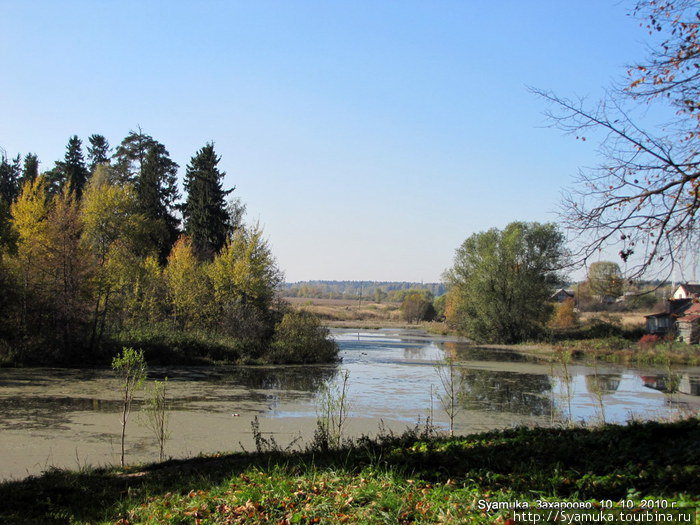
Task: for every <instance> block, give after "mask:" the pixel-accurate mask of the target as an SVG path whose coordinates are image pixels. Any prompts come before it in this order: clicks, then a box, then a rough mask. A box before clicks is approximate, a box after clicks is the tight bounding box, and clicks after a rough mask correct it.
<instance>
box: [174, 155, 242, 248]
mask: <svg viewBox="0 0 700 525" xmlns="http://www.w3.org/2000/svg"><path fill="white" fill-rule="evenodd" d="M219 160H221V158H220V157H218V156H217V155H216V152H215V151H214V145H213V144H211V143H209V144H207V145H206V146H204V147H203V148H202V149H200V150H199V151H198V152H197V154H196V155H195V156H194V157H192V159H191V160H190V164H189V165H188V166H187V173H186V174H185V189H186V190H187V201H186V202H185V205H184V206H183V215H184V219H185V231H186V232H187V234H188V235H189V236H190V238H191V239H192V248H193V250H194V253H195V254H196V256H197V257H198V258H199V259H200V260H211V259H212V258H213V257H214V255H216V254H217V253H219V251H221V248H222V247H223V246H224V244H225V243H226V239H227V238H228V235H229V232H230V230H231V225H230V224H229V215H228V212H227V209H226V201H225V198H226V196H227V195H228V194H229V193H231V192H232V191H233V189H230V190H228V191H224V189H223V187H222V185H221V180H222V179H223V178H224V176H225V175H226V174H225V173H223V172H221V171H219V168H218V167H217V164H218V163H219Z"/></svg>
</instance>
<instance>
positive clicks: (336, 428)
mask: <svg viewBox="0 0 700 525" xmlns="http://www.w3.org/2000/svg"><path fill="white" fill-rule="evenodd" d="M349 379H350V371H348V370H344V371H343V372H342V375H341V382H340V386H327V385H326V386H325V387H323V388H322V390H321V392H320V394H319V405H318V408H317V410H318V412H317V419H316V432H315V433H314V440H313V443H312V445H311V446H312V448H313V447H316V448H319V449H322V450H327V449H330V448H340V446H341V444H342V439H343V428H344V427H345V423H346V421H347V418H348V413H349V409H350V402H349V399H348V387H349V386H350V384H349Z"/></svg>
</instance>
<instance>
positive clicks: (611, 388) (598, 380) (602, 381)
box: [586, 374, 622, 395]
mask: <svg viewBox="0 0 700 525" xmlns="http://www.w3.org/2000/svg"><path fill="white" fill-rule="evenodd" d="M621 379H622V376H621V375H620V374H586V389H587V390H588V392H589V393H591V394H594V395H610V394H614V393H615V392H616V391H617V389H618V387H619V386H620V381H621Z"/></svg>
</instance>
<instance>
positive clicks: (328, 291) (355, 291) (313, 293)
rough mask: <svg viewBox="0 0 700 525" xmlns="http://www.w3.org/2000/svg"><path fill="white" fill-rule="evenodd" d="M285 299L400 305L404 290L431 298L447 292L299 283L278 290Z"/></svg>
mask: <svg viewBox="0 0 700 525" xmlns="http://www.w3.org/2000/svg"><path fill="white" fill-rule="evenodd" d="M280 288H281V290H282V295H283V296H285V297H309V298H318V299H368V300H369V299H373V300H377V301H378V302H381V301H383V300H386V301H390V302H391V301H402V300H403V298H404V296H405V295H406V291H407V290H427V291H428V292H430V293H431V294H432V295H433V297H439V296H441V295H444V294H445V292H446V291H447V290H446V288H445V285H444V284H443V283H411V282H405V281H299V282H295V283H284V284H282V285H281V286H280Z"/></svg>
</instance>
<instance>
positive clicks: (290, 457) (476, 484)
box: [0, 420, 700, 524]
mask: <svg viewBox="0 0 700 525" xmlns="http://www.w3.org/2000/svg"><path fill="white" fill-rule="evenodd" d="M698 442H700V422H699V421H698V420H685V421H680V422H675V423H631V424H630V425H628V426H613V425H609V426H604V427H599V428H595V429H584V428H573V429H526V428H518V429H512V430H506V431H497V432H496V431H495V432H488V433H484V434H477V435H472V436H466V437H455V438H425V437H421V436H418V435H416V434H415V433H408V434H406V435H404V436H401V437H396V436H383V437H380V438H377V439H375V440H369V439H361V440H359V441H357V442H355V443H353V444H351V445H346V446H345V447H344V448H342V449H339V450H334V451H330V452H325V453H324V452H320V451H318V450H315V451H314V450H308V451H306V452H296V453H281V452H268V453H249V454H246V453H238V454H227V455H218V456H212V457H200V458H194V459H190V460H180V461H168V462H165V463H159V464H152V465H149V466H145V467H133V468H127V469H123V470H122V469H102V470H99V469H97V470H91V469H84V470H83V471H80V472H71V471H65V470H51V471H49V472H47V473H45V474H44V475H42V476H40V477H32V478H28V479H26V480H23V481H14V482H7V483H3V484H0V500H1V501H3V506H2V507H1V508H0V517H1V518H3V519H4V520H6V521H7V522H10V523H13V522H16V523H168V524H181V523H202V524H204V523H208V524H224V523H276V524H277V523H285V524H287V523H353V524H355V523H357V524H363V523H367V524H369V523H445V524H447V523H489V524H490V523H494V522H495V521H496V520H497V519H498V517H499V516H502V518H501V519H504V518H505V517H506V516H508V513H509V511H506V510H503V511H497V512H495V513H489V512H486V511H484V510H482V509H480V508H479V507H480V506H479V504H478V502H479V501H480V500H484V501H486V500H488V501H514V500H520V501H531V502H534V501H536V500H550V501H562V500H564V501H580V500H596V501H600V500H603V499H612V500H614V501H617V500H619V499H622V498H633V499H635V500H639V499H641V498H664V499H667V500H669V501H671V502H678V503H680V504H687V505H692V504H697V503H698V497H699V495H700V449H698V447H697V443H698Z"/></svg>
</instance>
